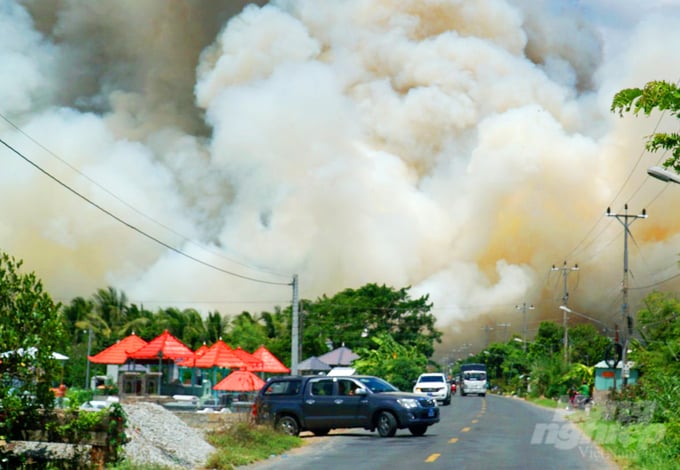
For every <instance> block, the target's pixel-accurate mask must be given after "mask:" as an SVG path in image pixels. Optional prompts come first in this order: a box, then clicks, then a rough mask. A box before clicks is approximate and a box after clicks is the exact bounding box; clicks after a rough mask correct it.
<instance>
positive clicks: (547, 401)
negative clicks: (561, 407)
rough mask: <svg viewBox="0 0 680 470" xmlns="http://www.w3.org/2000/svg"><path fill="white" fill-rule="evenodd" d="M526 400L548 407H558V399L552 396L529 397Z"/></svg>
mask: <svg viewBox="0 0 680 470" xmlns="http://www.w3.org/2000/svg"><path fill="white" fill-rule="evenodd" d="M526 400H527V401H529V402H531V403H533V404H535V405H539V406H545V407H546V408H557V400H553V399H552V398H545V397H527V398H526Z"/></svg>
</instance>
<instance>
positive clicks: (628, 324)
mask: <svg viewBox="0 0 680 470" xmlns="http://www.w3.org/2000/svg"><path fill="white" fill-rule="evenodd" d="M623 208H624V213H623V214H612V213H611V209H610V208H609V207H607V217H616V219H617V220H618V221H619V222H621V225H623V228H624V233H623V284H622V291H623V302H622V304H621V331H622V332H623V334H622V336H623V339H622V341H621V345H622V348H621V349H622V352H621V377H622V378H623V386H624V387H625V386H626V385H628V375H629V371H628V362H627V361H628V357H627V356H628V337H629V336H630V335H632V334H633V318H632V317H631V316H630V314H629V313H628V235H630V228H629V227H630V226H631V225H632V224H633V222H635V221H636V220H637V219H646V218H647V211H646V210H645V209H642V214H637V215H635V214H628V204H625V205H624V206H623Z"/></svg>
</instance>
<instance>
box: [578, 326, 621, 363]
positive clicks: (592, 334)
mask: <svg viewBox="0 0 680 470" xmlns="http://www.w3.org/2000/svg"><path fill="white" fill-rule="evenodd" d="M568 333H569V359H570V361H571V362H572V363H580V364H584V365H586V366H593V365H595V364H597V363H598V362H600V361H601V360H603V359H604V354H605V351H606V349H607V347H608V346H609V345H610V344H611V340H610V339H609V338H607V337H606V336H604V335H602V334H601V333H600V332H599V331H598V329H597V328H595V327H594V326H593V325H592V324H590V323H583V324H580V325H575V326H573V327H570V328H569V332H568Z"/></svg>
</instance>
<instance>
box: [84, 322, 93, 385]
mask: <svg viewBox="0 0 680 470" xmlns="http://www.w3.org/2000/svg"><path fill="white" fill-rule="evenodd" d="M91 350H92V324H90V325H88V327H87V367H86V370H85V390H90V351H91Z"/></svg>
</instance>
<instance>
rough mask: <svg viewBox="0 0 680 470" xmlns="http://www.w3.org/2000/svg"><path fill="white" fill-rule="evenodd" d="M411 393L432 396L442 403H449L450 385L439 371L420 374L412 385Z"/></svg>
mask: <svg viewBox="0 0 680 470" xmlns="http://www.w3.org/2000/svg"><path fill="white" fill-rule="evenodd" d="M413 393H418V394H420V395H426V396H428V397H432V398H434V399H435V400H437V401H438V402H442V403H443V404H444V405H450V404H451V386H450V385H449V382H448V381H447V380H446V376H445V375H444V374H441V373H439V372H431V373H428V374H420V377H418V380H417V381H416V384H415V385H414V386H413Z"/></svg>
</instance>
